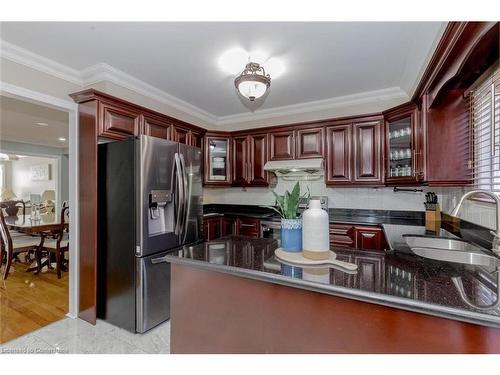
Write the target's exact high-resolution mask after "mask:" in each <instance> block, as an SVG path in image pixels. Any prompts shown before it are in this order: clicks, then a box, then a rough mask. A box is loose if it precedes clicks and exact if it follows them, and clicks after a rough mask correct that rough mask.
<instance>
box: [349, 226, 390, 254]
mask: <svg viewBox="0 0 500 375" xmlns="http://www.w3.org/2000/svg"><path fill="white" fill-rule="evenodd" d="M355 232H356V248H358V249H363V250H378V251H382V250H385V248H386V242H385V237H384V232H383V231H382V229H381V228H378V227H358V226H357V227H356V228H355Z"/></svg>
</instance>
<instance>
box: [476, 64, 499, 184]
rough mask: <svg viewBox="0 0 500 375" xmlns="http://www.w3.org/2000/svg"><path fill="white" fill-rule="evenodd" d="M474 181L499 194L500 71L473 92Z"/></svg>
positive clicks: (496, 70) (496, 71)
mask: <svg viewBox="0 0 500 375" xmlns="http://www.w3.org/2000/svg"><path fill="white" fill-rule="evenodd" d="M469 95H470V97H469V98H470V112H469V115H470V122H471V125H472V126H471V132H472V134H471V135H472V139H473V142H472V145H473V160H472V161H471V162H472V173H473V182H474V185H475V186H476V187H477V188H478V189H482V190H488V191H493V192H497V193H500V69H498V68H497V69H495V70H494V71H493V73H492V74H491V75H489V76H488V77H487V78H486V79H485V80H484V81H483V82H481V84H480V85H478V86H477V87H476V88H475V89H474V90H473V91H471V92H470V94H469Z"/></svg>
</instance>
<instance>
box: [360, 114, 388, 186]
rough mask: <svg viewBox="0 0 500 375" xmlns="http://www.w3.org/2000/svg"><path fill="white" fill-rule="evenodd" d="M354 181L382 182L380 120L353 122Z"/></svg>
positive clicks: (381, 183)
mask: <svg viewBox="0 0 500 375" xmlns="http://www.w3.org/2000/svg"><path fill="white" fill-rule="evenodd" d="M353 144H354V183H356V184H367V185H371V186H377V185H383V184H384V174H383V170H384V165H383V154H382V152H383V144H382V122H381V121H368V122H355V123H353Z"/></svg>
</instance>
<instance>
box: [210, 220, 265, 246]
mask: <svg viewBox="0 0 500 375" xmlns="http://www.w3.org/2000/svg"><path fill="white" fill-rule="evenodd" d="M231 234H233V235H240V236H247V237H253V238H259V237H260V220H259V219H254V218H250V217H235V216H216V217H206V218H204V219H203V239H204V240H205V241H211V240H216V239H218V238H220V237H223V236H229V235H231Z"/></svg>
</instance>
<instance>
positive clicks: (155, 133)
mask: <svg viewBox="0 0 500 375" xmlns="http://www.w3.org/2000/svg"><path fill="white" fill-rule="evenodd" d="M170 125H171V123H170V122H169V121H165V120H164V119H162V118H158V117H155V116H152V115H144V116H143V127H144V134H146V135H150V136H152V137H157V138H163V139H170V138H171V126H170Z"/></svg>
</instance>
